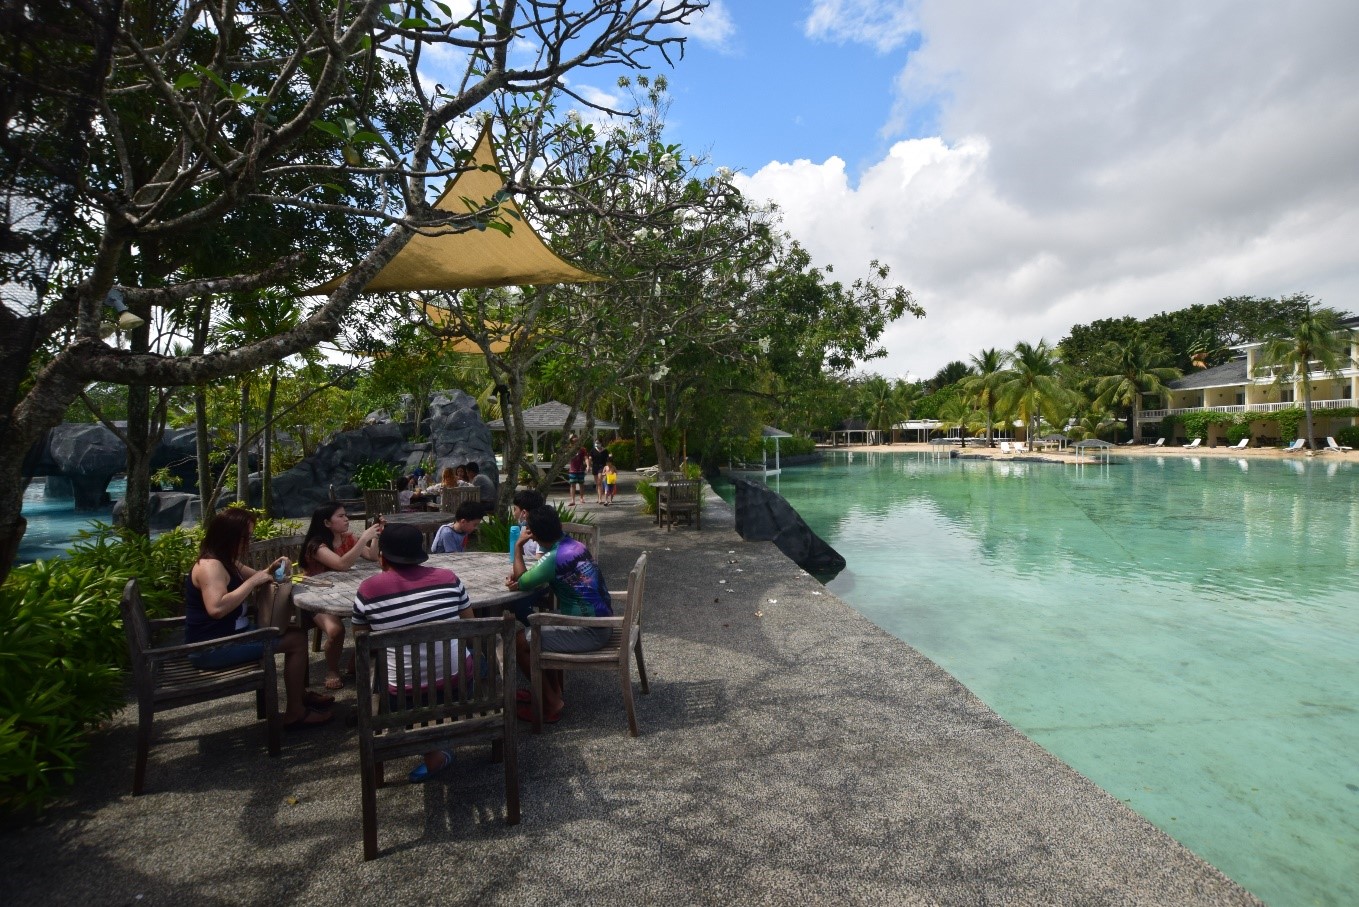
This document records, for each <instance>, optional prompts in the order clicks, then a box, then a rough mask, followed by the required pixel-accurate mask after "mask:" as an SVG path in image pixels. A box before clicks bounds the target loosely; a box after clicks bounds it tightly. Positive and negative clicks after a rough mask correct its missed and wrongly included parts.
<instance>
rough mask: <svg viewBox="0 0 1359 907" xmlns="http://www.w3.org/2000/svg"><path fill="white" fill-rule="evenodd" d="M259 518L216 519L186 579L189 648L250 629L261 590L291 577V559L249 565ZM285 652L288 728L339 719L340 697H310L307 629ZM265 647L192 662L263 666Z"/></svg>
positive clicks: (239, 513) (215, 666)
mask: <svg viewBox="0 0 1359 907" xmlns="http://www.w3.org/2000/svg"><path fill="white" fill-rule="evenodd" d="M254 529H255V518H254V516H252V515H251V513H250V511H248V510H246V509H245V508H243V507H228V508H227V509H225V510H223V511H221V512H220V513H218V514H217V515H216V516H214V517H213V518H212V522H210V523H208V528H207V531H206V532H204V533H203V542H202V544H200V545H199V546H198V560H197V561H195V562H194V565H193V568H192V569H191V570H190V571H189V575H188V576H186V577H185V578H184V641H185V642H186V643H195V642H207V641H208V640H218V639H229V638H230V637H232V636H234V635H236V634H237V633H244V632H245V631H247V630H249V629H250V621H249V619H248V618H247V617H246V604H247V603H248V602H249V601H250V597H251V595H253V594H254V592H255V590H256V589H259V588H260V587H261V586H263V585H265V584H266V583H268V582H270V581H271V579H272V576H271V575H270V574H272V573H273V572H274V571H275V570H277V569H279V568H280V567H282V568H283V569H284V570H285V572H286V570H287V567H288V559H287V558H286V557H281V558H279V559H278V560H276V561H274V562H273V563H272V564H270V565H269V566H268V567H267V568H265V569H264V570H252V569H251V568H250V567H248V566H246V564H245V555H246V551H247V550H248V549H249V547H250V534H251V533H252V532H253V531H254ZM278 650H279V651H280V652H282V653H283V688H284V691H285V694H286V704H285V706H284V712H283V726H284V727H285V728H288V729H289V730H298V729H301V728H308V727H315V726H317V725H322V724H326V723H327V722H329V721H330V719H331V718H332V717H333V716H332V715H331V713H330V705H331V703H332V702H334V698H333V697H330V696H322V695H320V694H317V693H309V692H307V637H306V634H304V633H303V632H302V631H301V630H295V629H288V630H285V631H284V632H283V635H282V636H281V637H280V638H279V643H278ZM263 655H264V644H263V643H258V642H248V643H237V644H235V645H225V646H222V647H220V648H216V649H213V650H212V651H210V652H202V653H197V652H196V653H194V654H192V655H190V656H189V662H190V663H191V664H192V665H193V666H194V667H196V668H198V669H199V670H204V671H217V670H221V669H222V668H228V667H231V666H232V665H238V664H247V663H249V662H252V661H259V660H260V658H261V657H263Z"/></svg>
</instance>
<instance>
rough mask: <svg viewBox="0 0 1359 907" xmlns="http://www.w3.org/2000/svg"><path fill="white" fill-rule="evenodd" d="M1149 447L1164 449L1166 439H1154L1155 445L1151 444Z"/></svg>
mask: <svg viewBox="0 0 1359 907" xmlns="http://www.w3.org/2000/svg"><path fill="white" fill-rule="evenodd" d="M1151 446H1152V447H1165V446H1166V439H1165V438H1157V439H1156V443H1155V444H1153V445H1151Z"/></svg>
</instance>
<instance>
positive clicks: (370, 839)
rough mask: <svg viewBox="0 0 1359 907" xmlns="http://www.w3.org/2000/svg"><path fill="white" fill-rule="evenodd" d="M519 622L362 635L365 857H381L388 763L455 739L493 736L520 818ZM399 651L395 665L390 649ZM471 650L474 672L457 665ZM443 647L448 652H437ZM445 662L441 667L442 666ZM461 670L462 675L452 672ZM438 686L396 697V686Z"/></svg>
mask: <svg viewBox="0 0 1359 907" xmlns="http://www.w3.org/2000/svg"><path fill="white" fill-rule="evenodd" d="M517 627H518V623H517V622H516V621H515V619H514V615H513V614H510V613H508V612H506V613H505V614H503V615H501V616H500V617H480V618H474V619H470V620H444V621H436V622H433V623H427V624H418V625H416V626H412V627H405V628H402V629H400V630H385V631H382V632H378V633H363V632H360V633H356V634H355V648H356V649H357V650H358V729H359V773H360V781H361V784H362V788H363V790H362V798H363V858H364V859H365V860H371V859H373V858H374V857H376V856H377V853H378V849H377V789H378V788H379V787H382V786H383V771H382V766H383V763H384V762H386V761H387V760H388V759H396V758H399V757H402V756H415V755H420V754H422V753H427V752H429V751H431V750H436V749H442V748H444V747H447V746H451V745H454V744H464V743H481V742H490V744H491V759H492V761H495V762H502V761H503V762H504V765H505V824H507V825H516V824H518V822H519V769H518V763H517V761H516V755H515V743H514V733H515V720H516V718H515V698H514V695H515V694H514V687H515V648H514V637H515V632H516V628H517ZM388 650H391V654H392V655H393V659H392V660H393V664H394V665H395V669H394V671H393V670H392V669H389V667H388V664H387V662H388V659H387V653H388ZM468 650H470V658H471V662H472V664H473V665H474V666H475V667H474V670H473V672H472V673H473V675H474V676H471V677H469V676H468V673H467V672H466V671H458V670H457V669H458V668H459V667H460V666H462V665H464V664H465V663H466V659H465V658H464V654H463V653H464V652H466V651H468ZM436 652H441V653H442V656H441V657H440V658H438V659H436V657H435V653H436ZM438 662H442V667H439V666H438ZM454 671H457V673H456V674H454V673H453V672H454ZM420 687H424V688H425V689H428V690H438V691H440V692H439V693H437V694H435V695H434V696H429V695H425V694H412V695H404V696H402V695H389V694H388V690H389V689H390V688H396V689H401V690H405V689H413V688H414V689H418V688H420Z"/></svg>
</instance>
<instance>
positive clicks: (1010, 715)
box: [779, 453, 1359, 905]
mask: <svg viewBox="0 0 1359 907" xmlns="http://www.w3.org/2000/svg"><path fill="white" fill-rule="evenodd" d="M779 488H780V490H781V493H782V494H783V495H784V496H785V497H787V498H788V500H789V501H790V503H792V504H793V506H794V507H796V508H797V509H798V511H799V512H800V513H801V514H802V516H803V518H804V519H805V520H806V521H807V523H808V524H809V525H810V526H811V527H812V528H813V529H814V530H815V531H816V532H817V533H818V534H820V535H821V536H822V537H823V538H825V539H826V541H828V542H829V543H830V544H831V545H832V546H834V547H835V548H836V550H838V551H840V552H841V553H842V554H843V555H844V556H845V557H846V559H847V561H848V567H847V569H846V570H845V571H844V572H843V573H841V574H840V576H838V577H837V578H836V579H835V580H833V581H832V582H831V583H830V584H829V588H830V589H832V590H833V591H835V592H836V593H837V594H838V595H840V596H842V597H843V598H845V599H846V600H848V601H850V602H851V603H852V604H854V606H855V607H857V608H858V609H860V610H861V611H863V612H864V613H865V614H866V615H867V616H869V617H870V618H871V619H872V620H874V621H875V622H876V623H878V624H879V626H882V627H883V628H884V629H887V630H888V631H890V632H893V633H895V634H896V635H898V636H900V637H901V638H903V639H905V640H906V641H908V642H910V643H911V644H912V645H913V646H915V647H916V648H918V649H919V650H921V651H922V652H924V653H925V654H926V655H928V656H929V657H931V658H932V659H934V660H935V661H937V662H939V663H940V664H941V665H943V666H944V667H945V668H946V669H947V670H949V671H950V672H951V673H953V674H954V675H955V676H956V677H958V678H959V680H961V681H962V682H963V683H964V684H966V685H967V686H968V687H969V688H970V689H972V690H973V691H974V692H976V693H977V694H978V695H979V696H980V697H981V698H982V699H984V700H985V701H986V702H987V703H988V704H989V705H991V706H992V707H993V708H995V709H996V711H998V712H999V713H1000V714H1001V715H1002V716H1004V717H1005V718H1006V719H1008V720H1009V721H1011V722H1012V723H1014V724H1015V725H1016V726H1017V727H1019V728H1020V729H1021V730H1023V731H1024V732H1025V733H1027V734H1028V735H1029V736H1031V737H1032V738H1034V739H1035V740H1036V741H1038V742H1039V743H1040V744H1042V745H1043V746H1045V747H1047V748H1048V749H1050V750H1051V751H1053V752H1054V753H1056V754H1057V755H1058V756H1059V757H1061V758H1062V759H1063V760H1065V761H1066V762H1068V763H1069V764H1071V765H1072V766H1073V767H1075V768H1076V769H1077V770H1079V771H1081V772H1082V773H1084V774H1086V775H1087V776H1088V777H1090V778H1092V779H1093V780H1095V781H1096V783H1098V784H1100V785H1101V786H1102V787H1104V788H1105V789H1106V790H1108V791H1110V792H1111V793H1113V794H1114V795H1115V796H1117V797H1119V798H1121V799H1123V800H1125V801H1126V802H1128V803H1129V805H1131V806H1132V807H1133V808H1134V809H1136V810H1138V811H1139V812H1141V813H1142V814H1143V815H1145V816H1147V817H1148V818H1149V819H1151V820H1152V821H1153V822H1155V823H1156V824H1157V825H1158V826H1160V827H1161V828H1163V829H1165V830H1166V831H1167V832H1169V833H1170V834H1172V835H1173V836H1175V837H1176V838H1177V839H1179V840H1180V841H1182V842H1184V843H1185V844H1187V845H1188V846H1189V847H1191V848H1192V849H1194V850H1195V851H1196V852H1198V853H1200V854H1202V855H1203V856H1204V857H1205V858H1207V859H1208V860H1210V861H1211V862H1212V863H1214V864H1215V865H1217V866H1219V867H1220V868H1222V869H1223V870H1224V871H1225V872H1227V873H1228V875H1231V876H1232V877H1233V878H1236V879H1237V880H1239V881H1241V882H1242V883H1243V884H1245V885H1246V886H1247V887H1249V888H1250V889H1251V890H1252V891H1254V892H1255V893H1256V894H1258V895H1260V896H1261V897H1263V898H1264V899H1265V900H1266V901H1267V902H1269V903H1270V904H1272V905H1283V904H1337V905H1339V904H1346V905H1348V904H1353V903H1359V819H1357V818H1356V817H1357V816H1359V767H1357V766H1359V761H1357V760H1355V758H1354V755H1353V754H1354V753H1356V752H1359V609H1356V608H1355V607H1354V605H1353V593H1352V587H1353V581H1352V577H1353V576H1354V575H1355V571H1356V568H1359V469H1357V468H1356V467H1355V466H1354V465H1353V464H1350V463H1347V462H1343V461H1340V460H1335V459H1332V460H1330V461H1322V460H1320V459H1319V458H1318V459H1310V460H1307V461H1305V462H1304V461H1303V460H1302V459H1292V460H1283V461H1277V460H1256V461H1254V462H1249V463H1248V462H1247V461H1245V460H1241V459H1237V458H1227V457H1223V458H1216V457H1196V458H1189V457H1185V458H1178V457H1176V458H1167V457H1158V458H1130V460H1129V461H1126V462H1120V461H1118V460H1115V461H1114V462H1113V463H1112V464H1108V465H1094V464H1091V465H1087V466H1082V467H1076V466H1062V465H1053V464H1036V463H1016V462H1007V461H996V462H986V461H972V460H949V459H940V460H936V459H933V458H932V457H930V456H929V455H928V454H926V455H924V456H920V455H915V454H871V453H856V454H854V457H853V462H850V460H849V458H847V457H845V456H837V455H832V457H831V458H829V459H828V460H827V461H826V462H824V463H823V464H821V465H818V466H810V467H797V468H793V469H788V470H785V472H784V475H783V476H782V477H781V481H780V483H779Z"/></svg>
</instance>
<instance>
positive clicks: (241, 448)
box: [236, 378, 250, 507]
mask: <svg viewBox="0 0 1359 907" xmlns="http://www.w3.org/2000/svg"><path fill="white" fill-rule="evenodd" d="M249 439H250V380H249V379H248V378H242V379H241V413H240V419H239V421H237V423H236V500H238V501H240V502H241V503H242V504H244V505H245V506H247V507H249V506H250V445H249Z"/></svg>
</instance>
